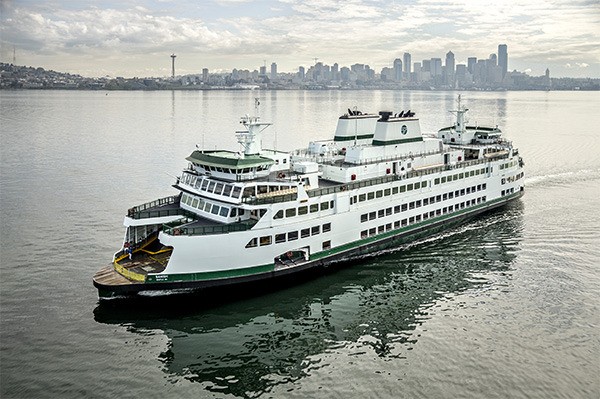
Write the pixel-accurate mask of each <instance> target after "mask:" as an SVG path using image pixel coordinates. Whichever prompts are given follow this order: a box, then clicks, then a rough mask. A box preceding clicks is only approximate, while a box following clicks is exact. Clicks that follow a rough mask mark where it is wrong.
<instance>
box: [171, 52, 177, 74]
mask: <svg viewBox="0 0 600 399" xmlns="http://www.w3.org/2000/svg"><path fill="white" fill-rule="evenodd" d="M175 57H177V56H176V55H175V54H171V77H172V78H174V77H175Z"/></svg>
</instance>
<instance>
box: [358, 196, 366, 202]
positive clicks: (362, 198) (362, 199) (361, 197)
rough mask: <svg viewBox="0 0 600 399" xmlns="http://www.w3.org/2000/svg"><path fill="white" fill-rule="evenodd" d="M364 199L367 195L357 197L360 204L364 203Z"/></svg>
mask: <svg viewBox="0 0 600 399" xmlns="http://www.w3.org/2000/svg"><path fill="white" fill-rule="evenodd" d="M366 199H367V195H366V194H359V195H358V200H359V201H360V202H363V201H366Z"/></svg>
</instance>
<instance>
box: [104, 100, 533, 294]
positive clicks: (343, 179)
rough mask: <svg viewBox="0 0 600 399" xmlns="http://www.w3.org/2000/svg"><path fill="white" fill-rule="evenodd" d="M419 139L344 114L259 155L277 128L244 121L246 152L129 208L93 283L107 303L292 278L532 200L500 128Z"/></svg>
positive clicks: (214, 160)
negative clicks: (328, 129)
mask: <svg viewBox="0 0 600 399" xmlns="http://www.w3.org/2000/svg"><path fill="white" fill-rule="evenodd" d="M453 112H454V113H455V114H456V122H455V123H454V125H453V126H450V127H447V128H444V129H441V130H439V131H438V133H437V135H424V134H422V133H421V129H420V125H419V120H418V118H416V117H415V114H414V113H413V112H411V111H410V110H408V111H402V112H399V113H393V112H379V114H378V115H374V114H363V113H361V112H359V111H356V110H354V111H352V110H350V109H349V110H348V113H347V114H344V115H342V116H341V117H340V118H339V120H338V125H337V129H336V131H335V134H334V137H333V139H330V140H325V141H317V142H311V143H309V145H308V147H307V148H305V149H299V150H295V151H292V152H281V151H275V150H265V149H263V148H262V144H261V143H262V139H261V137H262V132H263V130H264V129H266V128H267V127H268V126H269V123H264V122H261V121H260V119H259V117H257V116H244V117H242V118H241V121H240V123H241V126H242V127H243V130H241V131H238V132H236V136H237V139H238V142H239V143H240V151H202V150H196V151H194V152H192V154H191V155H190V156H189V157H188V158H187V161H188V165H187V167H186V168H185V169H184V170H183V172H182V174H181V176H179V177H178V178H177V181H176V183H175V184H174V186H173V187H174V188H175V189H176V190H177V191H178V193H177V194H176V195H174V196H172V197H167V198H162V199H159V200H156V201H153V202H151V203H147V204H143V205H140V206H136V207H133V208H131V209H129V211H128V213H127V216H126V217H125V221H124V224H125V227H126V231H125V237H124V240H123V247H122V248H121V249H120V250H119V251H118V252H117V253H115V254H114V256H113V262H112V264H110V265H109V266H106V267H104V268H103V269H101V270H100V271H99V272H98V273H97V274H96V275H95V276H94V285H95V286H96V287H97V288H98V290H99V294H100V297H101V298H110V297H120V296H131V295H139V294H141V295H144V294H146V293H148V292H152V293H155V292H156V291H168V290H173V289H185V290H202V289H209V288H210V289H215V288H216V289H220V288H223V287H226V286H232V285H236V284H245V285H251V284H255V283H257V282H258V281H265V280H270V279H272V280H273V281H276V280H277V279H278V278H280V277H281V278H284V277H285V278H287V277H289V276H290V275H292V274H294V273H299V272H303V271H308V270H317V269H318V268H320V267H323V266H328V265H330V264H333V263H338V262H346V261H348V260H350V259H353V258H357V257H362V256H365V255H368V254H372V253H374V252H377V251H380V250H383V249H386V248H393V247H394V246H397V245H398V244H400V243H403V242H410V241H412V240H415V239H417V238H420V237H423V236H425V235H429V234H432V233H433V232H436V231H439V230H441V229H445V228H449V227H451V226H453V225H456V224H458V223H461V222H464V221H465V220H467V219H469V218H471V217H473V216H474V215H477V214H479V213H481V212H484V211H487V210H489V209H492V208H496V207H499V206H501V205H503V204H505V203H507V202H509V201H511V200H513V199H516V198H518V197H520V196H521V195H522V194H523V190H524V185H523V181H524V179H523V161H522V159H521V157H520V156H519V154H518V151H517V149H516V148H514V147H513V146H512V143H511V142H509V141H506V140H504V139H503V138H502V137H501V131H500V130H499V129H498V128H497V127H493V128H489V127H479V126H468V125H467V123H466V120H465V113H466V112H467V110H466V109H465V108H463V107H461V105H460V99H459V105H458V108H457V110H456V111H453Z"/></svg>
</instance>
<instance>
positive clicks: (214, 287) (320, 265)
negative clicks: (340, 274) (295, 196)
mask: <svg viewBox="0 0 600 399" xmlns="http://www.w3.org/2000/svg"><path fill="white" fill-rule="evenodd" d="M523 194H524V191H520V192H518V193H515V194H513V195H511V196H506V197H504V198H502V199H501V200H500V201H497V202H494V203H490V204H486V205H485V206H481V207H478V208H476V209H471V210H465V212H462V213H460V214H457V215H452V216H449V217H446V218H442V219H441V220H437V221H432V222H431V223H427V224H424V225H422V226H415V227H414V228H410V229H401V230H403V231H401V232H398V234H393V235H390V236H387V237H385V238H381V239H378V240H376V241H373V242H368V243H365V244H358V245H356V246H353V247H351V248H348V249H345V250H340V251H337V252H335V248H334V249H333V251H332V252H335V253H332V254H331V255H327V256H323V257H321V258H319V259H315V260H310V261H306V262H303V263H302V264H299V265H297V266H293V267H288V268H282V269H280V270H271V271H268V272H263V273H260V272H259V273H256V274H250V275H245V276H238V277H229V278H215V279H207V280H189V281H170V282H156V283H145V282H144V283H132V284H124V285H105V284H101V283H99V282H98V281H96V280H95V279H94V280H93V283H94V286H95V287H96V288H97V289H98V294H99V298H100V299H101V300H110V299H130V298H137V299H143V298H144V297H145V296H146V297H147V298H151V297H156V296H160V295H161V292H162V293H164V294H165V295H166V294H169V295H172V294H190V293H202V292H204V291H211V294H212V293H213V292H218V291H220V290H221V289H226V288H228V287H233V286H235V287H236V289H237V288H245V289H249V290H250V291H251V290H252V285H254V284H257V283H259V282H265V281H268V282H269V284H270V285H271V286H275V287H276V286H277V285H272V284H271V282H273V281H276V280H282V281H283V280H289V279H290V278H291V277H293V278H294V279H296V278H297V277H298V276H299V275H301V274H304V275H306V274H309V273H316V274H321V273H323V272H324V271H325V270H326V269H328V268H329V266H343V265H347V264H348V263H349V262H350V261H353V260H356V259H360V258H365V257H369V256H374V254H377V252H379V251H384V250H389V249H391V248H394V247H397V246H400V245H403V244H408V243H410V242H414V241H416V240H418V239H421V238H424V237H427V236H431V235H433V234H435V233H438V232H440V231H445V230H449V229H451V228H453V227H456V226H458V225H461V224H464V223H465V222H467V221H469V220H471V219H473V218H474V217H476V216H478V215H481V214H482V213H486V212H489V211H493V210H495V209H496V208H499V207H502V206H504V205H506V204H508V203H509V202H511V201H513V200H516V199H518V198H520V197H521V196H522V195H523ZM282 285H283V284H282ZM257 287H258V286H257ZM258 292H263V291H262V290H257V293H258Z"/></svg>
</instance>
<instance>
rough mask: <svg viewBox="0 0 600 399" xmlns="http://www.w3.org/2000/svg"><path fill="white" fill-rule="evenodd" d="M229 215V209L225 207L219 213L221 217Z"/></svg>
mask: <svg viewBox="0 0 600 399" xmlns="http://www.w3.org/2000/svg"><path fill="white" fill-rule="evenodd" d="M228 214H229V208H227V207H225V206H223V207H221V212H219V215H221V216H224V217H227V215H228Z"/></svg>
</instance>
